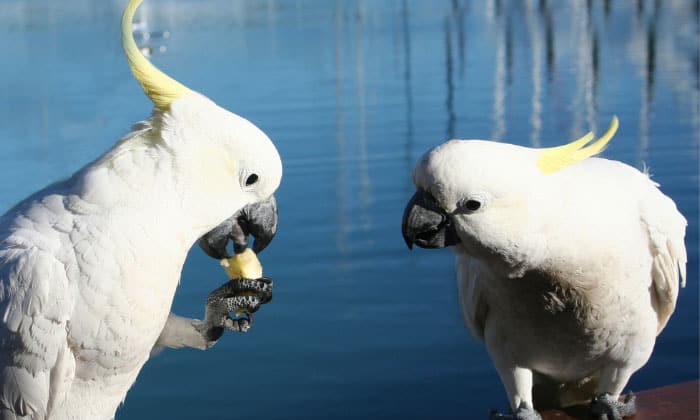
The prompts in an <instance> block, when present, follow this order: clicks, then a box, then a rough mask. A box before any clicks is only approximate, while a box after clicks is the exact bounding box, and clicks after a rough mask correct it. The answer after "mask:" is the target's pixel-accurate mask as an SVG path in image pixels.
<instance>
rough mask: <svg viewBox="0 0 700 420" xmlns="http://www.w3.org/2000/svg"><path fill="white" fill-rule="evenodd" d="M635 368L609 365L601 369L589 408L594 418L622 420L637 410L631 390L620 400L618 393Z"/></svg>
mask: <svg viewBox="0 0 700 420" xmlns="http://www.w3.org/2000/svg"><path fill="white" fill-rule="evenodd" d="M634 371H635V369H630V368H628V367H622V368H621V367H617V366H609V367H606V368H604V369H603V370H602V371H601V375H600V382H599V383H598V388H597V390H596V397H595V398H594V399H593V401H592V402H591V406H590V410H591V415H592V416H593V417H594V418H597V419H600V420H622V418H623V417H627V416H632V415H634V414H635V413H636V412H637V407H636V405H635V396H634V394H632V393H631V392H630V393H628V394H627V395H625V397H624V400H623V401H620V393H621V392H622V390H623V389H624V388H625V385H627V381H629V379H630V376H632V373H633V372H634Z"/></svg>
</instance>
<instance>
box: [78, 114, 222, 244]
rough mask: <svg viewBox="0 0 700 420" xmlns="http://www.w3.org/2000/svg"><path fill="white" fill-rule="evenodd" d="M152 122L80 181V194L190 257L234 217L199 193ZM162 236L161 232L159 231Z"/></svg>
mask: <svg viewBox="0 0 700 420" xmlns="http://www.w3.org/2000/svg"><path fill="white" fill-rule="evenodd" d="M151 122H152V121H151V120H149V121H146V122H144V123H142V124H140V125H138V126H136V130H135V131H134V132H132V133H131V134H129V135H127V136H126V137H125V138H124V139H122V140H121V141H120V142H118V143H117V144H116V145H115V146H114V147H113V148H112V149H111V150H110V151H108V152H107V153H105V155H103V156H102V157H101V158H99V159H97V160H96V161H95V162H93V163H92V164H90V165H88V166H86V167H85V168H84V169H83V170H81V171H80V172H79V174H82V177H81V176H76V177H75V179H77V180H79V184H78V185H75V186H74V188H76V190H77V191H76V193H77V195H78V196H79V197H80V198H81V200H82V201H83V202H85V203H86V204H88V205H91V207H93V206H92V205H94V208H96V209H100V211H107V212H118V213H120V214H129V215H131V217H133V220H134V223H142V224H143V225H144V228H147V229H148V232H149V233H151V234H154V235H158V236H162V239H163V240H171V241H172V240H173V238H176V241H177V243H178V244H179V246H180V247H182V248H183V250H184V252H187V250H189V248H190V247H191V246H192V244H193V243H194V242H195V241H196V240H197V239H198V238H199V237H200V236H202V235H203V234H204V233H206V232H208V231H209V230H210V229H212V228H213V227H215V226H216V225H217V224H218V223H220V222H221V221H222V220H224V219H226V218H227V217H229V216H230V214H228V213H227V212H226V211H225V209H222V208H221V207H222V206H219V205H217V197H207V200H208V201H204V200H203V199H202V197H203V195H201V194H198V193H197V192H196V190H197V185H193V184H194V183H192V182H190V181H189V180H188V179H187V175H188V174H187V171H186V169H184V168H182V167H181V166H179V165H178V161H177V159H176V156H175V155H174V154H173V152H172V151H171V150H169V148H168V146H167V145H166V144H164V143H163V142H162V141H161V140H159V139H158V137H159V135H160V134H159V133H154V132H153V131H154V130H156V129H157V127H155V128H154V127H153V126H152V125H151ZM159 229H160V230H161V231H162V232H158V230H159Z"/></svg>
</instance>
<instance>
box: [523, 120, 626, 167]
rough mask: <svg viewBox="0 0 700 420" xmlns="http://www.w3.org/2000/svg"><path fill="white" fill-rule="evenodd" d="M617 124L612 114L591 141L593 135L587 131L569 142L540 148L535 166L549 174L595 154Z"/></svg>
mask: <svg viewBox="0 0 700 420" xmlns="http://www.w3.org/2000/svg"><path fill="white" fill-rule="evenodd" d="M618 125H619V121H618V120H617V117H616V116H613V118H612V121H611V122H610V126H609V127H608V129H607V130H606V131H605V133H603V135H602V136H600V138H598V140H595V141H593V142H591V140H593V138H594V136H593V133H590V132H589V133H587V134H586V135H584V136H583V137H581V138H579V139H577V140H574V141H572V142H571V143H569V144H565V145H563V146H558V147H549V148H546V149H540V158H539V160H538V161H537V166H539V168H540V169H541V170H542V172H544V173H546V174H550V173H552V172H556V171H558V170H559V169H562V168H565V167H567V166H569V165H571V164H574V163H576V162H578V161H581V160H583V159H586V158H589V157H591V156H595V155H597V154H598V153H600V152H602V151H603V149H605V146H607V144H608V143H609V142H610V140H612V138H613V136H614V135H615V132H616V131H617V127H618Z"/></svg>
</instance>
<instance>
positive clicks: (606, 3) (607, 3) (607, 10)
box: [603, 0, 612, 19]
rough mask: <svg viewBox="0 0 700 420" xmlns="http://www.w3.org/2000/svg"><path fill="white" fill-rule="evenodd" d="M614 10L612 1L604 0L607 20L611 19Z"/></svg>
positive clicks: (604, 11)
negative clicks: (611, 12)
mask: <svg viewBox="0 0 700 420" xmlns="http://www.w3.org/2000/svg"><path fill="white" fill-rule="evenodd" d="M611 10H612V2H611V0H603V13H605V18H606V19H607V18H608V17H610V11H611Z"/></svg>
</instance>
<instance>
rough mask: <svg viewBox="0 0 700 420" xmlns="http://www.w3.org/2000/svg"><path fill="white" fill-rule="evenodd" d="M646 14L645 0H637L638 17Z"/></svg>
mask: <svg viewBox="0 0 700 420" xmlns="http://www.w3.org/2000/svg"><path fill="white" fill-rule="evenodd" d="M643 14H644V0H637V17H640V16H642V15H643Z"/></svg>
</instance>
